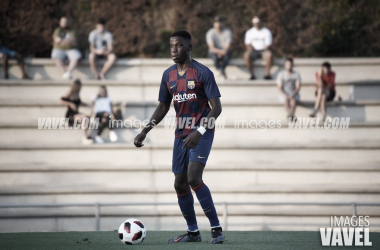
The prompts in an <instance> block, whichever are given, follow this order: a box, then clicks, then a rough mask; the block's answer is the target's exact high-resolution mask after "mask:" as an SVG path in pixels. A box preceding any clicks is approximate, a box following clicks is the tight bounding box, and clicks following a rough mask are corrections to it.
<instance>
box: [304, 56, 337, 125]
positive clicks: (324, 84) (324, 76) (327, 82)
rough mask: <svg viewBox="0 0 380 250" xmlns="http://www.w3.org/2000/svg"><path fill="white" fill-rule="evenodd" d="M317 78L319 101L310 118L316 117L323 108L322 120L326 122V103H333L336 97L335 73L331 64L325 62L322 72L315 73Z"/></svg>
mask: <svg viewBox="0 0 380 250" xmlns="http://www.w3.org/2000/svg"><path fill="white" fill-rule="evenodd" d="M315 78H316V80H317V90H316V91H315V95H316V96H317V99H316V100H315V105H314V110H313V113H311V114H310V117H315V116H316V114H317V113H318V109H319V108H321V113H322V120H323V121H324V120H325V119H326V102H331V101H333V100H334V97H335V95H336V91H335V72H334V71H332V70H331V64H330V63H329V62H324V63H323V64H322V67H321V70H320V72H318V71H317V72H316V73H315Z"/></svg>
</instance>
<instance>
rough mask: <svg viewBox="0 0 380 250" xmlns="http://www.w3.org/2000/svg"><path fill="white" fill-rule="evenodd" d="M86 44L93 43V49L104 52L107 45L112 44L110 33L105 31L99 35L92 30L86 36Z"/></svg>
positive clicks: (95, 30)
mask: <svg viewBox="0 0 380 250" xmlns="http://www.w3.org/2000/svg"><path fill="white" fill-rule="evenodd" d="M88 42H89V43H93V44H94V47H95V49H102V50H106V49H107V48H108V45H110V44H113V37H112V33H111V32H109V31H108V30H105V31H104V32H103V33H102V34H100V33H99V32H98V30H97V29H94V30H93V31H91V33H90V35H89V36H88Z"/></svg>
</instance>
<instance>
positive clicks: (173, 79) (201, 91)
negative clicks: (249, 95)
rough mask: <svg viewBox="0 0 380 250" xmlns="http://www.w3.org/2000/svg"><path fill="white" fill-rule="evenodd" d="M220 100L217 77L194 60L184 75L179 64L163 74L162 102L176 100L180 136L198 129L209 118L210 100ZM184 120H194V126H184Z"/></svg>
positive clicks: (177, 131) (177, 133)
mask: <svg viewBox="0 0 380 250" xmlns="http://www.w3.org/2000/svg"><path fill="white" fill-rule="evenodd" d="M216 97H220V92H219V88H218V86H217V85H216V82H215V77H214V74H213V73H212V71H211V70H210V69H209V68H207V67H206V66H204V65H203V64H200V63H199V62H197V61H195V60H193V59H192V60H191V64H190V66H189V68H188V69H187V70H186V73H185V74H184V75H183V76H181V75H179V74H178V68H177V65H176V64H174V65H173V66H171V67H170V68H168V69H167V70H165V72H164V74H163V75H162V81H161V86H160V93H159V96H158V101H159V102H165V103H170V102H171V101H172V100H173V104H174V109H175V111H176V120H177V121H176V122H177V128H176V131H175V136H176V137H185V136H187V135H188V134H189V133H190V132H191V131H192V130H193V129H195V128H197V127H198V126H199V125H200V121H201V119H202V118H203V117H207V115H208V113H209V112H210V110H211V108H210V105H209V103H208V101H209V100H211V99H213V98H216ZM184 120H187V121H191V126H190V127H189V126H188V125H189V124H188V123H187V124H184V122H183V121H184ZM184 125H185V126H184Z"/></svg>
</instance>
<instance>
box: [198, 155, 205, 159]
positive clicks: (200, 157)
mask: <svg viewBox="0 0 380 250" xmlns="http://www.w3.org/2000/svg"><path fill="white" fill-rule="evenodd" d="M198 158H199V159H203V158H206V157H202V156H200V155H198Z"/></svg>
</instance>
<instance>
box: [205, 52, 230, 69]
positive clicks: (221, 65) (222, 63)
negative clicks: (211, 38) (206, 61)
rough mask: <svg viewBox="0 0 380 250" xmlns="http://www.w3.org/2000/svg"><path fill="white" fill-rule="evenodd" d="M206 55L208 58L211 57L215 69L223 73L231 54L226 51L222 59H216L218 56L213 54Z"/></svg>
mask: <svg viewBox="0 0 380 250" xmlns="http://www.w3.org/2000/svg"><path fill="white" fill-rule="evenodd" d="M208 54H209V57H211V59H212V60H213V61H214V65H215V68H216V69H218V70H221V71H223V72H224V70H225V69H226V67H227V65H228V63H229V61H230V59H231V52H230V51H228V52H227V54H226V55H225V56H223V57H222V58H218V55H217V54H215V53H211V52H209V53H208Z"/></svg>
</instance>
